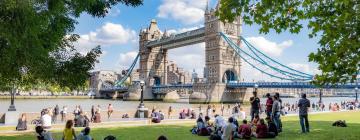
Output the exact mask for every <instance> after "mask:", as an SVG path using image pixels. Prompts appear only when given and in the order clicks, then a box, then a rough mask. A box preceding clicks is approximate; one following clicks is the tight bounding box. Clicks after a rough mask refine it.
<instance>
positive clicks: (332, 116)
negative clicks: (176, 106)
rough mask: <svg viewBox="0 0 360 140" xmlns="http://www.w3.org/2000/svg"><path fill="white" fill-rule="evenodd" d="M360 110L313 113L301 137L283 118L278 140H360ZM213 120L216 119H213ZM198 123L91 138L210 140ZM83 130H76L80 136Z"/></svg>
mask: <svg viewBox="0 0 360 140" xmlns="http://www.w3.org/2000/svg"><path fill="white" fill-rule="evenodd" d="M359 115H360V111H340V112H321V113H311V115H310V116H309V119H310V125H311V133H308V134H306V135H304V134H300V133H299V132H300V126H299V124H298V123H299V122H298V117H297V115H296V114H295V115H287V116H285V117H282V120H283V123H284V124H283V126H284V131H283V133H281V134H280V136H279V137H277V139H280V140H282V139H284V140H289V139H290V140H292V139H295V140H305V139H306V140H308V139H310V140H312V139H320V140H322V139H324V140H325V139H327V140H329V139H330V140H333V139H346V140H356V139H358V138H359V137H360V133H357V132H358V130H359V129H360V120H359V119H358V116H359ZM340 119H342V120H346V121H347V124H348V127H346V128H339V127H333V126H331V124H332V122H334V121H336V120H340ZM212 121H213V120H212ZM194 124H195V120H189V119H185V120H178V119H166V120H164V121H163V122H161V123H160V124H154V123H150V121H149V120H147V119H142V120H128V121H117V122H111V123H109V122H103V123H100V124H96V125H94V124H91V125H90V127H91V128H92V132H91V135H92V136H93V137H94V139H103V137H105V136H106V135H109V134H111V135H114V136H116V137H117V138H119V139H136V140H152V139H156V138H157V137H158V136H159V135H165V136H167V137H168V138H169V139H171V140H184V139H191V140H206V139H208V137H201V136H197V135H193V134H191V133H190V132H189V130H190V129H191V128H192V127H193V126H194ZM29 128H30V130H28V131H25V132H18V131H14V130H10V129H11V128H9V126H0V139H2V140H11V139H14V138H15V137H16V138H18V139H22V140H31V139H34V138H35V133H34V131H33V127H32V126H30V127H29ZM63 128H64V125H63V124H58V125H55V126H54V128H52V129H51V130H50V131H51V132H52V133H53V134H54V137H55V139H56V140H57V139H60V137H61V135H62V134H61V131H62V130H63ZM81 129H82V128H76V132H77V134H78V133H79V132H80V130H81Z"/></svg>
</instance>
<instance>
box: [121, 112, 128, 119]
mask: <svg viewBox="0 0 360 140" xmlns="http://www.w3.org/2000/svg"><path fill="white" fill-rule="evenodd" d="M121 118H130V117H129V114H127V113H125V114H123V115H122V116H121Z"/></svg>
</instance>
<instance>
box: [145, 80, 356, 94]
mask: <svg viewBox="0 0 360 140" xmlns="http://www.w3.org/2000/svg"><path fill="white" fill-rule="evenodd" d="M255 85H257V87H258V88H277V89H279V88H280V89H281V88H287V89H290V88H304V89H309V88H318V87H316V86H315V85H312V84H310V83H309V82H257V83H253V82H241V83H232V82H230V83H227V85H226V87H227V88H233V89H235V88H254V87H255ZM355 87H356V84H355V83H349V84H343V85H334V86H326V87H323V88H324V89H355ZM192 88H193V85H192V84H177V85H158V86H153V87H152V89H153V93H159V91H162V90H167V89H192Z"/></svg>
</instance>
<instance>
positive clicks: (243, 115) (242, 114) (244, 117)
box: [240, 111, 246, 120]
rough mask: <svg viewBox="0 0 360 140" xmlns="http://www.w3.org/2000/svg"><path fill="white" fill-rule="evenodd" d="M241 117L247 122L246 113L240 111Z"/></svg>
mask: <svg viewBox="0 0 360 140" xmlns="http://www.w3.org/2000/svg"><path fill="white" fill-rule="evenodd" d="M240 115H241V119H242V120H245V119H246V114H245V111H240Z"/></svg>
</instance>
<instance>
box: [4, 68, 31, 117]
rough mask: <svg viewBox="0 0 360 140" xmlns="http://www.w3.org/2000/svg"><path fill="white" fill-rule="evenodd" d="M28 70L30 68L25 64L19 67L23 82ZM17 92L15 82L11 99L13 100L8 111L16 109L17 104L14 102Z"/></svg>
mask: <svg viewBox="0 0 360 140" xmlns="http://www.w3.org/2000/svg"><path fill="white" fill-rule="evenodd" d="M27 72H28V68H27V67H25V66H24V67H21V68H20V69H19V73H20V74H21V82H23V77H24V75H26V74H27ZM15 92H16V88H15V83H13V87H12V89H11V91H10V100H11V102H10V106H9V109H8V111H16V108H15V104H14V102H15V94H16V93H15Z"/></svg>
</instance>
